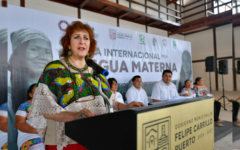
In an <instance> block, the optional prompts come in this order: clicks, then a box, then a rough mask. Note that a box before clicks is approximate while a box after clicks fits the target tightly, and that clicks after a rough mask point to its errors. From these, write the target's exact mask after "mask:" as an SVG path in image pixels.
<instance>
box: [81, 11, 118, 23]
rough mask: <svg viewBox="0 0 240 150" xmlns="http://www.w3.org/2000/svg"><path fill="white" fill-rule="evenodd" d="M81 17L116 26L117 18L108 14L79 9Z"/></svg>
mask: <svg viewBox="0 0 240 150" xmlns="http://www.w3.org/2000/svg"><path fill="white" fill-rule="evenodd" d="M81 19H83V20H88V21H93V22H98V23H102V24H108V25H111V26H117V19H116V18H113V17H109V16H105V15H102V14H98V13H94V12H91V11H87V10H84V9H81Z"/></svg>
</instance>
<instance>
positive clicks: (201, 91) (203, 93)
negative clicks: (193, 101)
mask: <svg viewBox="0 0 240 150" xmlns="http://www.w3.org/2000/svg"><path fill="white" fill-rule="evenodd" d="M194 89H195V91H197V92H198V95H199V96H207V95H208V94H211V92H210V90H208V89H207V87H206V86H204V87H203V88H201V87H198V86H195V87H194Z"/></svg>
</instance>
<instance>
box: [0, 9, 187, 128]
mask: <svg viewBox="0 0 240 150" xmlns="http://www.w3.org/2000/svg"><path fill="white" fill-rule="evenodd" d="M2 9H3V8H0V10H1V11H2ZM6 16H7V18H8V41H9V42H8V56H7V58H8V70H9V75H8V89H9V90H8V93H9V95H10V98H11V100H12V103H13V104H12V109H13V112H16V110H17V108H18V107H19V105H20V104H21V103H23V102H24V101H26V100H27V93H26V92H27V89H28V87H29V86H30V85H31V84H33V83H36V82H37V81H38V79H39V77H40V74H41V72H42V70H43V68H44V66H45V65H46V64H47V63H49V62H50V61H52V60H57V59H59V51H60V50H61V49H62V47H61V45H60V38H61V37H62V36H63V35H64V33H65V29H66V27H67V25H69V24H71V22H73V21H77V20H79V21H82V22H83V23H87V24H89V25H90V26H91V27H92V29H93V30H94V32H95V39H96V40H97V51H96V54H95V56H94V58H93V59H94V60H95V61H96V62H97V63H98V64H99V65H101V66H102V67H104V68H105V69H107V70H108V71H109V73H110V74H109V76H108V77H114V78H116V79H117V81H118V83H119V88H118V90H119V91H120V92H121V93H122V94H123V97H124V96H125V92H126V91H127V89H128V88H129V86H131V82H130V80H131V78H132V77H133V76H135V75H140V76H141V77H142V81H143V88H144V89H145V90H146V92H147V94H148V96H150V95H151V91H152V90H151V89H152V86H153V85H154V83H156V82H157V81H160V80H161V78H162V77H161V76H162V72H163V70H165V69H170V70H172V72H173V77H172V82H173V83H174V84H176V86H177V88H178V89H180V88H181V87H182V86H183V84H184V81H185V80H186V79H191V80H192V65H191V64H192V59H191V43H190V42H186V41H181V40H176V39H171V38H167V37H163V36H158V35H153V34H148V33H143V32H138V31H133V30H128V29H124V28H119V27H114V26H110V25H105V24H100V23H95V22H91V21H86V20H81V19H76V18H70V17H66V16H61V15H56V14H51V13H47V12H42V11H37V10H32V9H28V8H22V7H17V6H12V5H8V8H7V13H0V17H1V18H2V17H6ZM13 123H14V118H13Z"/></svg>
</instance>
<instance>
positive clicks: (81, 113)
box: [74, 108, 96, 120]
mask: <svg viewBox="0 0 240 150" xmlns="http://www.w3.org/2000/svg"><path fill="white" fill-rule="evenodd" d="M93 116H96V115H95V114H93V113H92V112H91V110H89V109H87V108H84V109H83V110H81V111H79V112H77V113H76V114H75V117H74V118H75V120H77V119H83V118H88V117H93Z"/></svg>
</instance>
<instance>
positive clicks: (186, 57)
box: [177, 50, 192, 93]
mask: <svg viewBox="0 0 240 150" xmlns="http://www.w3.org/2000/svg"><path fill="white" fill-rule="evenodd" d="M188 79H190V80H191V81H192V57H191V54H190V53H189V52H188V51H187V50H185V51H183V53H182V66H181V71H180V77H179V84H178V87H177V88H178V93H181V90H182V87H183V86H184V85H185V84H184V83H185V81H186V80H188Z"/></svg>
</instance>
